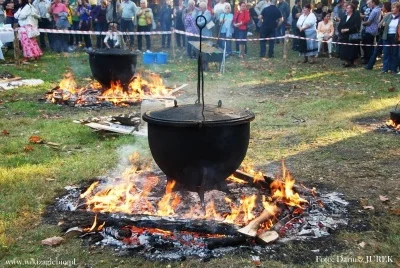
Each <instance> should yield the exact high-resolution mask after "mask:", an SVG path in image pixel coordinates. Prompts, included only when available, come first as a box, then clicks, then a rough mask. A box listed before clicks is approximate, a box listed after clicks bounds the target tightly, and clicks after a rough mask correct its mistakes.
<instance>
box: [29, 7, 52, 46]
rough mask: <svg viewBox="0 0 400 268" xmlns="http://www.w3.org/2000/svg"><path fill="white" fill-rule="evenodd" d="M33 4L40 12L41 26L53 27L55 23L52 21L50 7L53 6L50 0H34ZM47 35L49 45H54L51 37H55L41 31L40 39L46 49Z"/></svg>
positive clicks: (45, 27) (41, 44)
mask: <svg viewBox="0 0 400 268" xmlns="http://www.w3.org/2000/svg"><path fill="white" fill-rule="evenodd" d="M32 5H33V6H34V7H35V8H36V9H37V11H38V12H39V16H40V19H39V28H40V29H52V28H53V25H52V23H51V21H50V18H51V17H50V14H49V8H50V6H51V2H50V0H35V1H33V3H32ZM46 35H47V39H48V41H49V47H50V48H51V47H52V46H53V44H52V40H51V38H52V37H53V36H52V35H51V34H46V33H40V36H39V40H40V47H41V48H42V49H46V47H47V46H46V41H45V37H46Z"/></svg>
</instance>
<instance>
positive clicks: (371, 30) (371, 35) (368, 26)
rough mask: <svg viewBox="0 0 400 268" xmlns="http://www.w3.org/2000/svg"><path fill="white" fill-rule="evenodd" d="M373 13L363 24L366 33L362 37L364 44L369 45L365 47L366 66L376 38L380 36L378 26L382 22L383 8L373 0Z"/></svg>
mask: <svg viewBox="0 0 400 268" xmlns="http://www.w3.org/2000/svg"><path fill="white" fill-rule="evenodd" d="M370 7H371V13H370V14H369V16H368V20H366V21H364V22H362V25H363V26H365V33H364V34H363V35H362V43H363V44H364V45H368V46H365V47H364V61H363V63H364V64H367V63H368V61H369V59H370V58H371V56H372V53H373V51H374V48H373V47H372V45H373V44H374V40H375V36H377V35H378V24H379V21H380V20H381V8H380V7H379V0H371V3H370Z"/></svg>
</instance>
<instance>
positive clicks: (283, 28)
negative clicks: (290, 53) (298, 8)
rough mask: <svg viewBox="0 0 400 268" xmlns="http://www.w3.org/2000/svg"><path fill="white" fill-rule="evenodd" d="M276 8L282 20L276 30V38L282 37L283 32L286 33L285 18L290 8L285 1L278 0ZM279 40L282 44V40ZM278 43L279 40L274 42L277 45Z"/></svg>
mask: <svg viewBox="0 0 400 268" xmlns="http://www.w3.org/2000/svg"><path fill="white" fill-rule="evenodd" d="M276 7H277V8H278V9H279V11H280V12H281V15H282V18H283V22H282V23H281V25H280V26H278V28H277V29H276V36H277V37H278V36H284V35H285V31H286V22H287V18H288V17H289V15H290V7H289V4H288V3H287V2H286V1H285V0H278V5H277V6H276ZM281 40H282V42H284V39H281ZM279 41H280V40H279V39H278V40H276V43H277V44H279Z"/></svg>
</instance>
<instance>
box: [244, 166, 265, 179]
mask: <svg viewBox="0 0 400 268" xmlns="http://www.w3.org/2000/svg"><path fill="white" fill-rule="evenodd" d="M241 168H242V170H243V171H244V172H246V173H247V174H249V175H251V176H252V177H253V183H256V182H257V181H265V179H264V174H263V173H262V172H261V171H255V170H254V166H253V164H250V163H247V164H245V163H242V166H241Z"/></svg>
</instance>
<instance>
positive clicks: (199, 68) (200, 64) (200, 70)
mask: <svg viewBox="0 0 400 268" xmlns="http://www.w3.org/2000/svg"><path fill="white" fill-rule="evenodd" d="M200 18H201V19H202V20H203V21H204V24H201V25H200V23H199V19H200ZM206 24H207V19H206V17H204V16H203V15H200V16H198V17H197V18H196V26H197V27H199V29H200V45H199V56H198V59H197V103H200V92H201V102H202V105H203V108H202V111H201V115H202V116H203V121H205V117H204V73H203V57H202V52H201V43H202V32H203V29H204V27H206ZM200 80H201V88H200Z"/></svg>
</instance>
